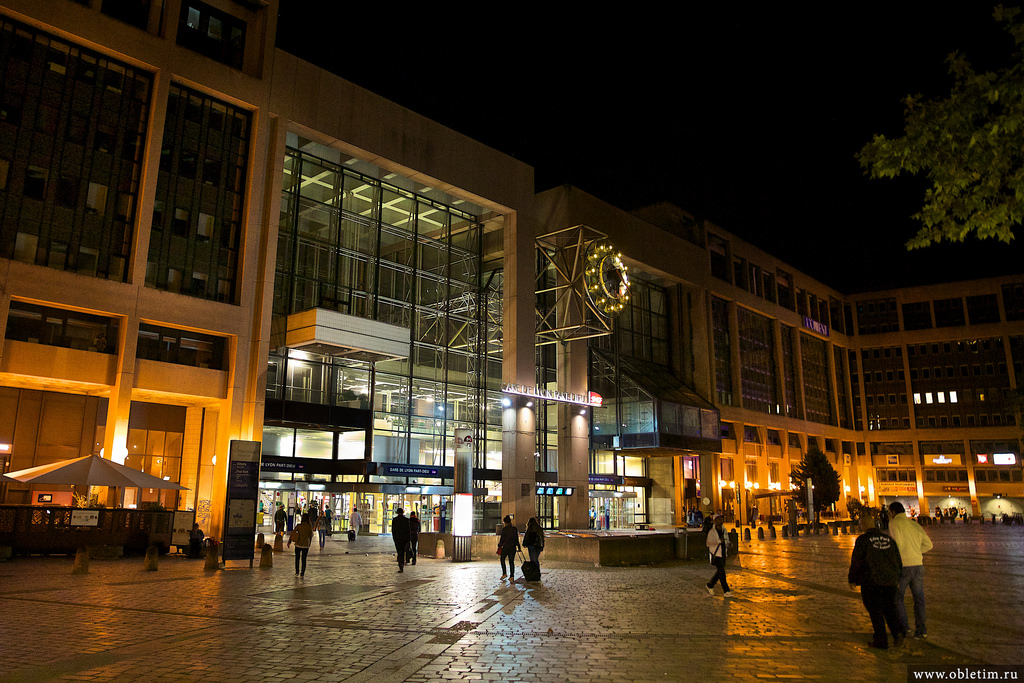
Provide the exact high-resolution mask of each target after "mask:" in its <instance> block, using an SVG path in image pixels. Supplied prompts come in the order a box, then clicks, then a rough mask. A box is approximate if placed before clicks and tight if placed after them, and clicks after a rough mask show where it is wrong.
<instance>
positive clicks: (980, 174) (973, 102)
mask: <svg viewBox="0 0 1024 683" xmlns="http://www.w3.org/2000/svg"><path fill="white" fill-rule="evenodd" d="M1019 15H1020V10H1019V9H1016V8H1004V7H1003V6H1001V5H1000V6H998V7H996V9H995V12H994V17H995V19H996V21H998V22H1001V23H1003V24H1004V25H1005V27H1004V28H1005V30H1006V31H1007V32H1008V33H1009V34H1010V35H1011V36H1012V37H1013V41H1014V44H1015V45H1016V48H1017V49H1016V51H1015V52H1014V53H1013V62H1012V64H1011V65H1009V66H1007V67H1005V68H1003V69H1000V70H999V71H998V72H996V73H992V72H986V73H982V74H978V73H975V72H974V69H972V68H971V65H970V64H969V63H968V62H967V59H966V58H965V57H964V56H963V55H962V54H960V53H959V52H954V53H952V54H951V55H949V56H948V57H947V58H946V63H947V64H948V65H949V73H950V75H951V76H952V77H953V88H952V91H951V92H950V94H949V96H948V97H946V98H945V99H934V100H930V99H925V98H924V97H923V96H922V95H910V96H907V97H906V98H905V99H904V104H905V106H906V109H905V111H904V119H905V121H904V135H903V137H901V138H896V139H890V138H887V137H885V136H882V135H876V136H875V137H874V139H873V140H872V141H871V142H869V143H868V144H867V145H865V146H864V147H863V149H861V151H860V153H859V154H857V160H858V161H859V162H860V165H861V166H862V167H863V168H864V169H865V171H866V172H867V174H868V176H870V177H871V178H894V177H896V176H899V175H902V174H910V175H923V176H925V177H926V178H927V179H928V182H929V183H930V187H929V188H928V189H927V190H926V191H925V195H924V202H923V205H922V207H921V210H920V211H919V212H918V213H916V214H914V215H913V218H914V219H915V220H917V221H919V222H920V223H921V224H922V227H921V229H920V230H919V231H918V233H917V235H916V236H914V238H913V239H911V240H910V241H908V242H907V245H906V246H907V249H915V248H919V247H925V246H928V245H929V244H932V243H935V242H941V241H944V240H948V241H951V242H962V241H963V240H964V238H965V237H967V236H968V235H971V234H972V233H973V234H974V235H975V236H976V237H978V238H980V239H987V238H995V239H998V240H1001V241H1003V242H1009V241H1010V240H1012V239H1013V237H1014V235H1013V229H1014V228H1015V227H1016V226H1018V225H1020V223H1021V220H1022V217H1024V145H1022V144H1021V134H1022V133H1024V53H1022V51H1021V43H1022V42H1024V21H1022V20H1021V18H1020V16H1019Z"/></svg>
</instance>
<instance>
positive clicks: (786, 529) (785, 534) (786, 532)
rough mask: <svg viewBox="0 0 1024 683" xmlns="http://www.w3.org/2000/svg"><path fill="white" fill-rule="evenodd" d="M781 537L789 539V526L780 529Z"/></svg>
mask: <svg viewBox="0 0 1024 683" xmlns="http://www.w3.org/2000/svg"><path fill="white" fill-rule="evenodd" d="M782 537H783V538H789V525H788V524H787V525H786V526H784V527H782Z"/></svg>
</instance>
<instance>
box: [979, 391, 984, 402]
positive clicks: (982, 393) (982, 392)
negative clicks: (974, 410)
mask: <svg viewBox="0 0 1024 683" xmlns="http://www.w3.org/2000/svg"><path fill="white" fill-rule="evenodd" d="M978 400H979V401H982V402H984V401H985V392H984V391H979V392H978Z"/></svg>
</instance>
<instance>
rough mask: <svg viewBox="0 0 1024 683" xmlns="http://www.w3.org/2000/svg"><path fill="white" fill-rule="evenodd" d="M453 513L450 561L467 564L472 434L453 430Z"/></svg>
mask: <svg viewBox="0 0 1024 683" xmlns="http://www.w3.org/2000/svg"><path fill="white" fill-rule="evenodd" d="M454 504H455V511H454V513H453V514H452V537H453V539H454V546H455V547H454V548H453V549H452V560H453V561H455V562H469V561H470V560H471V559H472V552H473V432H472V430H469V429H456V430H455V501H454Z"/></svg>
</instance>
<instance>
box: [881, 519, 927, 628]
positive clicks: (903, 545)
mask: <svg viewBox="0 0 1024 683" xmlns="http://www.w3.org/2000/svg"><path fill="white" fill-rule="evenodd" d="M889 516H890V518H891V519H890V520H889V535H890V536H892V537H893V540H895V541H896V545H897V547H899V550H900V559H901V560H902V561H903V574H902V575H901V576H900V585H899V588H898V589H897V596H896V609H897V610H898V611H899V615H900V626H901V627H902V628H903V631H904V632H905V633H909V632H910V622H909V620H908V619H907V605H906V603H905V602H904V600H905V598H906V594H907V587H908V586H909V587H910V592H911V594H912V595H913V596H914V637H915V638H917V639H918V640H923V639H925V638H927V637H928V625H927V623H926V622H925V611H924V557H923V556H924V553H926V552H928V551H929V550H931V549H932V539H930V538H928V534H926V533H925V531H924V529H923V528H922V527H921V525H920V524H918V523H917V522H915V521H913V520H911V519H909V518H908V517H907V515H906V511H905V510H904V508H903V503H901V502H899V501H896V502H894V503H890V504H889Z"/></svg>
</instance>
